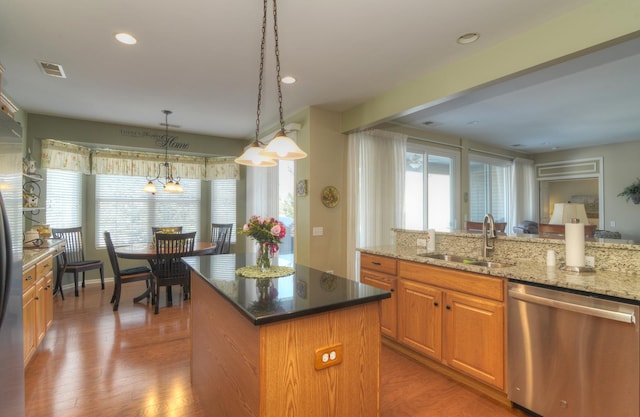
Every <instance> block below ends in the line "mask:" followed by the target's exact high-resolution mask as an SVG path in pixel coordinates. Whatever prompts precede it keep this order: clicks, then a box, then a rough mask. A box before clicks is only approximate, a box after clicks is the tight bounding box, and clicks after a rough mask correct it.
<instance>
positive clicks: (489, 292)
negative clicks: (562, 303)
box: [398, 261, 505, 390]
mask: <svg viewBox="0 0 640 417" xmlns="http://www.w3.org/2000/svg"><path fill="white" fill-rule="evenodd" d="M398 277H399V282H398V293H399V296H398V341H399V342H400V343H402V344H404V345H406V346H407V347H410V348H411V349H413V350H415V351H417V352H420V353H422V354H424V355H426V356H429V357H431V358H432V359H434V360H437V361H440V362H442V363H444V364H446V365H447V366H449V367H451V368H454V369H457V370H458V371H460V372H463V373H465V374H467V375H470V376H472V377H474V378H476V379H478V380H480V381H483V382H485V383H487V384H490V385H492V386H494V387H496V388H499V389H501V390H504V379H505V377H504V374H505V333H504V328H505V318H504V282H503V281H502V280H501V279H499V278H493V277H488V276H485V275H482V274H473V273H469V272H463V271H457V270H453V269H448V268H440V267H435V266H431V265H424V264H418V263H414V262H405V261H399V262H398Z"/></svg>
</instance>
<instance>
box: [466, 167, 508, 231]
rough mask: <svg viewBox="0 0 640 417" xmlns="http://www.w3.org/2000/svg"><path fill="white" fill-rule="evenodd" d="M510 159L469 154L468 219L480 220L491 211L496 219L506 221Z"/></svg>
mask: <svg viewBox="0 0 640 417" xmlns="http://www.w3.org/2000/svg"><path fill="white" fill-rule="evenodd" d="M510 183H511V161H506V160H504V159H497V158H488V157H481V156H471V157H470V158H469V190H470V195H469V212H470V218H469V220H470V221H474V222H481V221H482V220H483V219H484V215H485V214H487V213H491V214H492V215H493V218H494V219H495V221H497V222H508V221H509V219H508V218H509V201H510V198H509V189H510V187H509V184H510Z"/></svg>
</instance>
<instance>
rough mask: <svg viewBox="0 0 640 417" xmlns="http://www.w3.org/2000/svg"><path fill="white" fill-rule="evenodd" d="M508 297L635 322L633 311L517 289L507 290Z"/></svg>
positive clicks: (624, 321) (610, 318)
mask: <svg viewBox="0 0 640 417" xmlns="http://www.w3.org/2000/svg"><path fill="white" fill-rule="evenodd" d="M509 297H511V298H515V299H516V300H521V301H524V302H530V303H535V304H540V305H543V306H547V307H554V308H558V309H561V310H568V311H573V312H575V313H580V314H587V315H590V316H594V317H600V318H603V319H609V320H615V321H621V322H623V323H631V324H635V322H636V316H635V315H634V314H633V313H623V312H620V311H612V310H605V309H601V308H596V307H589V306H585V305H581V304H575V303H568V302H566V301H560V300H555V299H553V298H547V297H539V296H537V295H532V294H526V293H523V292H520V291H517V290H509Z"/></svg>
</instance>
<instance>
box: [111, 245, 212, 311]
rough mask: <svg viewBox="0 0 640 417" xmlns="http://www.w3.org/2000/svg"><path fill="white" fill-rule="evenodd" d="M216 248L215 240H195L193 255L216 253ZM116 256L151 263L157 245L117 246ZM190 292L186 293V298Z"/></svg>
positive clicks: (138, 299) (141, 297) (140, 297)
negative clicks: (144, 260)
mask: <svg viewBox="0 0 640 417" xmlns="http://www.w3.org/2000/svg"><path fill="white" fill-rule="evenodd" d="M215 249H216V243H215V242H195V244H194V245H193V253H192V254H191V256H205V255H214V254H215ZM115 251H116V256H117V257H119V258H123V259H146V260H147V261H149V264H150V265H151V261H152V260H153V259H154V258H155V257H156V247H155V245H154V244H153V243H137V244H133V245H125V246H118V247H116V248H115ZM149 291H150V287H149V288H147V289H146V291H145V292H144V293H142V294H140V295H138V296H136V297H134V299H133V302H134V303H137V302H139V301H141V300H143V299H144V298H146V297H147V296H148V295H149ZM167 294H168V296H169V297H171V295H170V294H171V287H167ZM188 297H189V294H185V299H187V298H188Z"/></svg>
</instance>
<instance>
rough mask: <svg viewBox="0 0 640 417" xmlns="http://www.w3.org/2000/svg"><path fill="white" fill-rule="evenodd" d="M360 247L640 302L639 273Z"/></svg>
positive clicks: (438, 264) (400, 257)
mask: <svg viewBox="0 0 640 417" xmlns="http://www.w3.org/2000/svg"><path fill="white" fill-rule="evenodd" d="M358 250H359V251H360V252H363V253H369V254H372V255H381V256H387V257H390V258H395V259H399V260H405V261H411V262H417V263H423V264H429V265H435V266H442V267H447V268H452V269H458V270H462V271H468V272H475V273H480V274H486V275H490V276H494V277H499V278H511V279H516V280H519V281H523V282H530V283H536V284H542V285H547V286H551V287H558V288H568V289H571V290H577V291H583V292H586V293H590V294H598V295H605V296H610V297H617V298H622V299H625V300H630V301H633V302H636V303H640V275H638V274H629V273H622V272H617V271H603V270H597V271H596V272H592V273H575V272H565V271H562V270H560V269H559V267H558V266H555V267H547V266H546V265H544V264H542V263H540V262H539V261H538V262H534V261H531V260H518V261H515V262H514V261H511V260H509V261H508V262H510V263H515V265H514V266H509V267H504V268H487V267H483V266H478V265H470V264H464V263H459V262H450V261H443V260H439V259H432V258H427V257H424V256H420V254H421V253H422V254H424V253H425V249H424V248H416V247H399V246H398V247H396V246H377V247H368V248H359V249H358ZM435 253H438V252H432V253H431V254H435ZM487 260H493V261H500V259H493V258H488V259H487Z"/></svg>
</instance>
